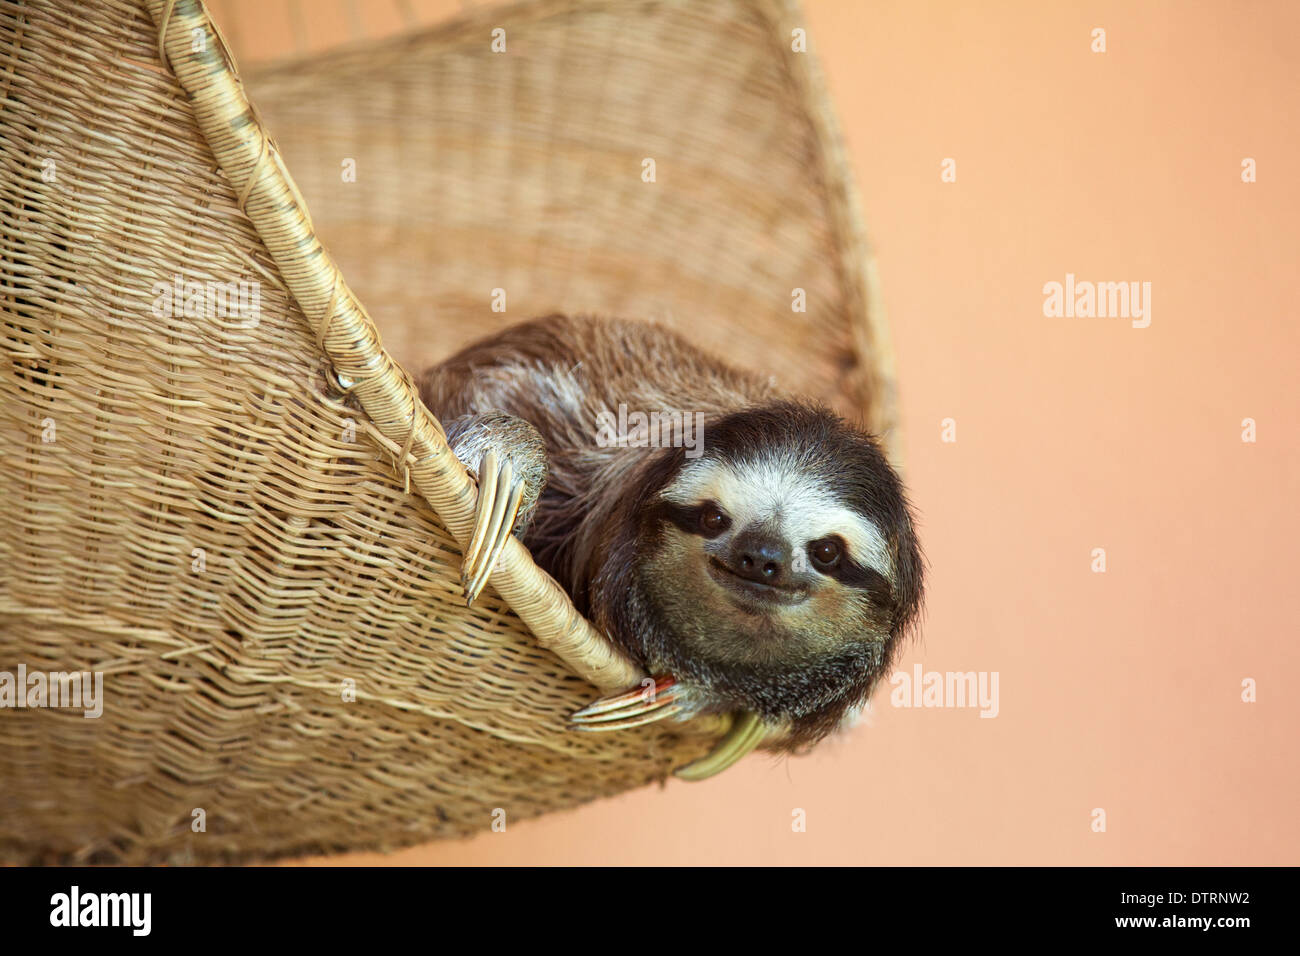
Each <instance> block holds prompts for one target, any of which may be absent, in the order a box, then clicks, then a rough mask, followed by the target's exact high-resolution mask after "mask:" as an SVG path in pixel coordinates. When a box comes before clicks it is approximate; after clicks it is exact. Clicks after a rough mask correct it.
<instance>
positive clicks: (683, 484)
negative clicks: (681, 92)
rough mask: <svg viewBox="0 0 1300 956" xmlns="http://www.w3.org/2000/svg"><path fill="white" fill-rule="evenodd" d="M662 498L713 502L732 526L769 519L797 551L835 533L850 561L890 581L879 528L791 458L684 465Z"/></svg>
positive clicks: (676, 501)
mask: <svg viewBox="0 0 1300 956" xmlns="http://www.w3.org/2000/svg"><path fill="white" fill-rule="evenodd" d="M662 497H663V498H665V499H666V500H668V501H671V502H673V503H674V504H679V505H688V506H689V505H695V504H698V503H699V502H702V501H713V502H716V503H717V504H718V505H720V506H721V507H722V509H723V510H724V511H726V512H727V514H728V515H730V516H731V520H732V527H733V528H738V529H739V528H744V527H747V526H748V525H749V524H750V523H751V522H754V521H773V522H775V524H776V527H777V528H779V529H780V533H781V534H782V535H783V536H784V537H785V539H786V540H787V541H788V542H789V543H790V544H791V546H793V547H794V548H796V549H798V548H801V547H803V546H804V545H806V544H807V543H808V542H810V541H816V540H817V539H819V538H825V537H828V536H830V535H839V536H840V537H841V538H843V539H844V542H845V544H847V546H848V552H849V557H850V558H851V559H852V560H853V561H855V562H856V563H858V564H860V565H863V566H865V567H868V568H872V569H873V570H875V571H878V572H879V573H880V574H882V575H884V576H885V577H886V578H888V579H890V580H892V579H893V575H892V573H891V572H892V566H891V562H890V557H889V546H888V544H887V543H886V541H885V538H884V536H883V535H882V534H881V533H880V529H879V528H877V527H876V525H875V524H874V523H872V522H871V521H870V520H868V519H867V518H865V517H863V516H862V515H860V514H858V513H857V512H855V511H853V510H851V509H849V508H846V507H845V506H844V505H843V504H842V503H841V502H840V501H838V500H837V499H836V498H835V497H834V496H833V495H832V494H830V492H829V491H827V489H826V487H825V486H824V484H823V483H822V482H820V481H819V480H818V478H817V477H816V476H815V475H813V474H810V472H809V470H808V468H807V467H803V466H801V464H800V462H799V461H798V460H797V459H794V458H792V457H791V456H789V455H778V454H772V455H769V456H765V457H759V458H758V459H756V460H755V461H752V462H746V463H744V464H741V465H735V464H732V463H729V462H721V461H717V460H714V459H708V458H706V459H703V460H701V461H699V462H694V463H691V464H689V465H687V466H686V468H685V469H684V470H683V471H682V473H681V474H680V475H679V476H678V478H677V480H676V481H675V482H673V483H672V484H671V485H670V486H669V487H668V488H666V489H665V490H664V492H663V494H662Z"/></svg>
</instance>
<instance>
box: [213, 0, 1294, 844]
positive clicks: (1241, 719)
mask: <svg viewBox="0 0 1300 956" xmlns="http://www.w3.org/2000/svg"><path fill="white" fill-rule="evenodd" d="M242 3H243V0H225V2H222V0H217V2H213V3H212V4H211V6H212V8H213V11H214V14H215V15H216V16H217V17H218V20H219V21H220V22H225V21H224V20H222V16H223V12H224V10H225V9H231V10H234V11H235V12H238V8H239V7H240V5H241V4H242ZM416 6H417V7H418V8H419V10H420V11H421V12H422V14H423V15H426V16H427V15H430V14H429V11H435V12H438V13H441V12H443V11H445V9H447V8H452V9H454V7H455V5H454V4H449V3H442V4H429V3H422V4H416ZM357 7H358V9H359V10H360V11H361V12H362V15H363V17H367V16H370V15H371V14H368V13H367V10H366V5H365V4H364V3H358V4H357ZM394 11H395V6H394V4H393V3H381V4H377V5H376V6H375V9H374V10H373V11H372V13H373V22H374V23H378V24H381V25H382V27H381V28H382V30H388V29H396V28H398V27H399V26H400V21H399V20H398V18H397V15H396V13H395V12H394ZM806 11H807V23H808V28H809V36H810V41H811V44H812V46H813V49H814V50H815V51H816V52H817V53H818V54H819V55H820V57H821V59H822V62H823V65H824V68H825V70H826V72H827V75H828V79H829V83H830V86H831V90H832V93H833V94H834V96H835V99H836V101H837V103H838V106H839V111H840V114H841V117H842V121H843V126H844V131H845V136H846V139H847V141H848V146H849V148H850V151H851V155H852V157H853V163H854V166H855V170H856V173H857V176H858V180H859V182H860V184H861V188H862V196H863V203H864V205H865V209H866V214H867V220H868V222H869V224H870V228H871V231H872V236H873V239H874V242H875V246H876V249H877V252H878V258H879V262H878V264H879V271H880V276H881V280H882V284H883V285H882V287H883V292H884V298H885V303H886V306H887V310H888V314H889V317H890V319H891V321H892V324H893V328H894V334H895V340H896V346H897V351H898V361H899V366H900V380H901V382H902V386H903V394H902V399H903V407H904V420H905V424H906V446H907V450H908V480H909V483H910V486H911V488H912V493H913V496H914V499H915V501H916V504H917V506H918V508H919V509H920V512H921V515H922V519H921V520H922V529H923V538H924V542H925V545H926V549H927V552H928V554H929V559H930V562H931V564H932V573H931V576H930V583H929V589H930V591H929V593H930V597H929V612H928V617H927V621H926V625H925V633H924V638H923V640H921V641H920V642H918V643H916V644H915V645H914V646H912V647H910V648H908V650H907V651H906V653H905V655H904V658H903V661H902V664H901V669H903V670H905V671H908V672H909V673H910V672H911V670H912V668H913V665H914V664H918V663H919V664H921V665H922V666H923V667H924V668H925V669H926V670H938V671H967V670H974V671H990V672H992V671H996V672H997V673H998V675H999V685H998V687H999V713H998V715H997V717H996V718H994V719H981V718H980V717H979V716H978V714H977V712H976V711H974V710H970V709H964V710H962V709H924V708H922V709H903V708H897V707H893V706H891V705H890V699H889V690H890V688H888V687H886V688H884V689H883V690H882V691H881V692H880V693H879V694H878V695H877V697H876V701H875V702H876V707H875V710H874V715H873V717H872V718H871V720H870V726H863V727H860V728H858V729H857V730H855V731H854V732H852V733H850V734H849V735H847V736H846V737H844V738H843V739H841V740H838V741H835V742H832V743H830V744H828V745H826V746H824V747H823V748H822V749H821V750H820V751H819V752H818V753H817V754H815V755H813V756H811V757H808V758H804V759H799V760H773V759H770V758H765V757H755V758H750V759H748V760H747V761H745V762H744V763H743V764H742V765H740V766H738V767H736V768H734V769H732V770H730V771H728V772H727V773H726V774H724V775H723V776H721V777H720V778H718V779H715V780H712V781H709V782H707V783H703V784H685V783H679V782H676V781H674V782H671V783H669V784H668V785H667V786H666V787H664V788H662V789H659V788H654V789H647V790H643V791H640V792H636V793H631V794H627V795H624V796H622V797H620V798H617V799H613V800H608V801H604V802H601V803H597V804H594V805H590V806H588V807H585V808H583V809H580V810H577V811H574V812H569V813H562V814H556V815H553V816H551V817H549V818H545V819H542V820H537V821H530V822H523V823H519V824H516V825H514V826H510V827H509V828H508V830H507V831H506V832H505V833H500V834H494V833H485V834H483V835H481V836H479V837H477V838H474V839H470V840H466V841H461V842H449V843H442V844H435V845H431V846H425V847H419V848H414V849H411V850H408V851H405V852H401V853H397V854H393V855H391V856H387V857H377V856H374V855H367V854H357V855H351V856H347V857H338V858H334V859H333V860H332V861H323V862H349V863H376V862H392V863H405V864H411V863H455V864H466V863H539V862H541V863H630V864H635V863H642V864H644V863H715V864H716V863H746V864H756V863H863V864H870V863H890V864H915V863H957V864H973V863H986V864H1010V863H1084V864H1092V863H1098V864H1100V863H1125V864H1227V863H1257V864H1263V863H1271V864H1283V863H1289V864H1296V863H1300V814H1297V812H1296V810H1297V796H1296V790H1297V784H1298V783H1300V779H1298V774H1297V758H1296V750H1297V748H1296V736H1297V730H1298V729H1300V695H1297V693H1296V686H1297V680H1298V679H1300V673H1297V671H1298V664H1300V654H1298V653H1297V649H1296V648H1297V643H1296V637H1297V620H1298V619H1300V613H1297V612H1298V611H1300V597H1298V595H1300V587H1297V585H1296V582H1295V576H1296V560H1295V559H1296V551H1297V548H1296V542H1297V541H1298V540H1300V520H1297V506H1296V496H1297V491H1298V490H1300V482H1298V481H1297V466H1298V465H1300V455H1298V454H1297V441H1296V437H1297V424H1296V423H1297V412H1300V400H1298V395H1300V389H1297V385H1296V373H1295V366H1296V363H1297V359H1298V358H1300V334H1298V333H1297V321H1298V319H1300V316H1298V315H1297V304H1298V303H1300V279H1298V278H1297V264H1298V262H1300V248H1298V246H1300V243H1298V242H1297V235H1296V233H1297V225H1296V222H1297V213H1298V212H1300V201H1298V200H1300V179H1298V176H1297V157H1298V156H1300V135H1298V133H1297V129H1298V122H1300V95H1298V93H1300V83H1297V75H1298V74H1300V5H1298V4H1295V3H1293V2H1290V0H1278V2H1263V0H1261V2H1256V3H1227V2H1150V0H1143V2H1114V3H1107V2H1088V3H1082V2H1079V3H1066V2H1061V3H1055V2H1054V3H1042V2H1039V0H1018V2H998V3H981V4H967V3H957V2H916V0H906V2H870V3H868V2H832V0H808V3H807V4H806ZM367 22H370V21H367ZM1094 27H1103V28H1104V29H1105V30H1106V42H1107V50H1106V52H1104V53H1093V52H1091V50H1090V44H1091V42H1092V40H1091V35H1090V34H1091V31H1092V29H1093V28H1094ZM276 29H279V30H281V33H282V34H283V31H284V30H286V29H288V28H287V27H284V26H283V25H282V26H281V27H277V28H276ZM229 32H231V33H232V43H234V44H235V46H236V49H237V50H240V51H241V53H242V52H243V51H244V50H245V49H246V48H247V47H246V46H245V44H247V45H256V44H260V46H259V47H257V48H256V51H255V52H257V53H258V55H262V56H264V55H268V51H272V52H273V50H274V43H275V39H274V38H275V31H274V30H269V31H268V30H266V29H263V30H261V31H258V32H254V31H252V30H247V29H246V30H243V31H242V36H243V37H244V40H243V41H242V43H241V39H240V36H241V31H237V30H232V31H229ZM309 42H310V43H312V44H319V43H321V42H322V41H321V39H320V38H319V37H315V36H314V35H313V36H312V37H310V38H309ZM946 157H950V158H952V159H954V160H955V161H956V173H957V180H956V182H953V183H944V182H941V179H940V172H941V168H940V163H941V161H942V160H943V159H944V158H946ZM1245 157H1253V158H1254V159H1255V160H1256V161H1257V169H1258V173H1257V175H1258V181H1257V182H1255V183H1251V184H1247V183H1243V182H1242V179H1241V172H1242V166H1241V163H1242V159H1243V158H1245ZM1066 273H1074V274H1075V275H1076V276H1077V277H1078V279H1079V280H1092V281H1125V280H1130V281H1133V280H1135V281H1138V282H1150V283H1151V303H1150V304H1151V322H1150V325H1149V327H1147V328H1141V329H1139V328H1133V327H1132V324H1131V322H1130V321H1128V320H1125V319H1114V318H1078V317H1076V318H1048V317H1045V316H1044V314H1043V300H1044V295H1043V291H1042V290H1043V285H1044V283H1047V282H1050V281H1058V282H1062V281H1064V279H1065V275H1066ZM946 418H951V419H953V420H954V421H955V423H956V436H957V440H956V441H955V442H951V443H945V442H943V441H942V440H941V424H940V423H941V421H942V420H944V419H946ZM1245 418H1253V419H1254V420H1255V421H1256V423H1257V441H1256V442H1254V443H1246V442H1243V441H1242V420H1243V419H1245ZM1094 548H1104V549H1105V553H1106V562H1107V567H1106V571H1105V573H1095V572H1094V571H1093V570H1092V564H1093V560H1094V559H1093V556H1092V552H1093V549H1094ZM1246 678H1253V679H1254V680H1255V681H1256V682H1257V694H1258V700H1257V702H1255V703H1246V702H1243V700H1242V681H1243V680H1244V679H1246ZM795 808H801V809H803V810H804V811H806V814H807V832H804V833H796V832H792V828H791V819H792V811H793V810H794V809H795ZM1094 808H1104V810H1105V811H1106V814H1107V820H1106V823H1107V829H1106V832H1104V833H1097V832H1093V830H1092V827H1091V821H1092V818H1091V816H1090V814H1091V812H1092V810H1093V809H1094Z"/></svg>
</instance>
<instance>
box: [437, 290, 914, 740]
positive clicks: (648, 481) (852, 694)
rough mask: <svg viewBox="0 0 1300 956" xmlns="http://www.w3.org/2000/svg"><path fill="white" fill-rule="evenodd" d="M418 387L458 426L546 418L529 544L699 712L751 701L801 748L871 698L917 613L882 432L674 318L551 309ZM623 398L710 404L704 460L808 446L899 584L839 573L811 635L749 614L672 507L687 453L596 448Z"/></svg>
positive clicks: (588, 610) (823, 477)
mask: <svg viewBox="0 0 1300 956" xmlns="http://www.w3.org/2000/svg"><path fill="white" fill-rule="evenodd" d="M420 388H421V394H422V397H423V399H424V401H425V403H426V405H428V406H429V408H430V409H431V410H432V411H433V412H434V413H435V414H437V415H438V416H439V417H440V418H441V419H442V420H443V421H444V422H447V421H451V420H453V419H457V418H461V417H463V416H468V415H475V416H481V415H485V414H487V413H492V412H505V413H507V414H508V415H511V416H516V417H517V418H520V419H523V420H524V421H526V422H529V423H531V424H532V425H534V426H535V427H536V428H537V430H538V431H539V432H540V434H541V437H542V441H543V443H544V445H545V451H546V459H547V464H548V465H549V477H548V479H547V483H546V487H545V490H544V491H543V492H542V494H541V498H540V501H539V502H538V504H537V508H536V515H535V518H534V519H533V522H532V525H531V527H529V528H528V529H527V531H526V532H525V535H524V543H525V544H526V545H527V546H528V547H529V548H530V550H531V551H532V553H533V556H534V558H535V559H536V560H537V562H538V564H539V565H540V566H541V567H543V568H544V569H545V570H546V571H548V572H549V573H550V574H551V575H553V576H554V577H555V578H556V579H557V580H558V581H559V582H560V583H561V584H562V585H563V586H564V587H565V588H566V589H567V590H568V592H569V594H570V595H571V596H572V598H573V600H574V602H575V604H576V605H577V607H578V608H579V610H581V611H582V612H583V613H584V614H586V615H587V616H588V617H589V618H590V619H591V620H592V621H593V623H595V624H596V625H597V626H598V627H599V628H601V629H603V630H604V631H605V632H606V633H608V634H609V635H610V636H611V637H612V638H613V639H614V640H615V641H617V642H618V643H619V644H621V645H622V646H623V647H625V648H626V649H627V650H628V651H629V652H630V653H632V654H633V655H634V656H635V657H637V658H638V659H639V660H640V661H641V662H642V663H643V664H645V665H646V666H647V667H648V668H650V669H651V670H652V671H654V672H656V673H663V672H664V671H667V672H670V673H672V674H674V676H676V677H677V678H678V679H679V682H682V683H684V684H686V685H689V686H690V687H692V688H694V689H695V691H696V693H697V703H698V704H699V705H700V707H701V709H704V710H724V709H749V710H753V711H756V712H758V713H759V714H760V715H761V716H763V717H764V719H765V720H767V721H769V722H770V723H773V724H782V725H784V726H786V727H787V728H788V730H789V731H790V735H789V738H788V743H789V745H790V746H794V745H798V744H806V743H811V742H813V741H815V740H817V739H819V738H820V737H822V736H824V735H825V734H826V733H828V732H830V731H831V730H833V729H834V728H835V726H836V725H837V724H838V723H839V721H840V718H841V717H842V716H843V715H844V714H845V712H846V711H847V710H848V709H849V708H850V707H851V706H853V705H855V704H858V703H861V702H862V701H863V700H864V699H865V697H866V696H867V695H868V694H869V693H870V690H871V688H872V686H873V685H874V683H875V681H876V679H877V678H878V677H879V676H880V675H881V673H882V672H883V671H884V670H885V669H886V668H887V667H888V665H889V663H890V662H891V660H892V656H893V653H894V650H895V648H896V646H897V642H898V639H899V637H900V636H901V634H902V633H903V631H904V630H905V629H906V627H907V626H908V625H909V623H910V622H911V621H912V620H913V619H914V617H915V615H916V613H917V611H918V608H919V605H920V600H921V559H920V552H919V549H918V548H917V545H916V540H915V536H914V533H913V530H912V522H911V517H910V512H909V510H908V507H907V504H906V501H905V499H904V497H903V493H902V489H901V486H899V484H898V481H897V478H896V476H895V475H894V473H893V471H892V470H891V469H890V468H889V467H888V465H887V464H886V463H885V460H884V458H883V456H882V455H881V454H880V452H879V450H878V448H877V447H876V445H875V443H874V442H873V441H872V440H871V439H870V438H869V437H868V436H866V435H865V434H863V433H861V432H858V431H856V430H855V429H852V428H850V427H849V426H847V425H845V424H844V423H843V422H841V421H839V419H837V418H836V417H835V416H833V415H831V414H830V413H829V412H827V411H825V410H824V409H821V408H818V407H815V406H810V405H806V404H798V403H790V402H786V401H784V400H783V399H782V398H781V396H780V395H779V394H778V393H777V392H776V391H775V390H774V389H773V387H772V386H771V385H770V384H769V383H768V382H767V381H766V380H765V379H763V378H761V377H759V376H757V375H754V374H751V373H747V372H743V371H740V370H737V369H733V368H730V367H728V366H727V365H725V364H723V363H721V362H719V361H718V360H716V359H714V358H712V357H711V356H708V355H706V354H705V353H703V352H701V351H699V350H698V349H696V348H695V347H694V346H692V345H690V344H689V343H688V342H687V341H686V340H685V339H683V338H681V337H680V336H678V335H677V334H675V333H673V332H671V331H670V330H667V329H664V328H662V327H659V326H656V325H652V324H648V323H639V322H627V321H618V320H607V319H586V318H575V317H568V316H561V315H553V316H548V317H546V318H543V319H538V320H534V321H532V322H527V323H523V324H521V325H517V326H513V327H511V328H509V329H507V330H505V331H504V332H503V333H501V334H500V335H499V336H497V337H496V338H494V339H491V340H485V341H483V342H480V343H478V344H476V345H473V346H470V347H469V348H467V349H465V350H464V351H462V352H460V353H459V354H457V355H455V356H453V357H452V358H450V359H448V360H447V361H446V362H444V363H442V364H441V365H439V366H437V367H436V368H433V369H430V370H428V371H427V372H425V373H424V375H422V376H421V378H420ZM620 403H624V404H626V406H627V407H628V408H629V409H633V410H643V411H647V412H648V411H651V410H654V411H658V410H678V411H684V412H689V413H695V412H702V413H703V414H704V420H705V429H706V430H705V433H704V435H705V443H704V447H705V454H706V455H710V454H717V455H721V456H724V457H727V458H728V459H729V460H736V459H743V458H744V457H745V456H746V455H748V454H750V453H751V452H752V451H753V450H754V448H755V447H757V446H763V445H779V446H781V447H783V448H792V449H795V450H796V451H797V452H798V453H799V454H800V456H801V459H800V460H803V459H805V458H806V459H807V460H808V461H809V462H811V463H813V464H811V465H810V468H811V469H812V470H813V471H815V472H816V473H817V475H818V478H819V480H820V481H822V482H823V484H824V485H825V486H826V487H827V488H829V489H831V490H832V491H833V492H834V494H835V495H836V496H837V499H838V500H842V501H844V502H845V503H846V504H848V505H851V506H852V507H853V508H854V509H856V513H859V514H864V515H868V516H869V517H870V518H871V520H872V521H873V522H874V523H875V525H876V526H877V527H879V528H880V529H882V531H883V532H884V533H885V534H886V536H887V539H888V541H889V547H890V550H891V552H892V556H893V566H894V568H895V571H894V573H893V579H892V580H890V581H888V582H877V583H875V584H873V585H872V587H873V588H874V590H868V589H867V588H866V585H862V586H854V587H848V586H840V585H837V584H833V583H832V584H830V585H828V586H827V587H826V588H825V589H824V590H822V591H819V592H818V593H817V594H816V595H815V600H814V601H811V602H809V608H808V609H807V610H806V611H805V612H804V613H803V617H801V618H798V620H799V621H800V622H801V623H800V624H799V626H798V629H797V630H793V629H791V628H790V627H789V625H788V624H787V623H780V622H778V623H774V624H771V626H768V623H767V622H765V621H763V620H757V619H755V618H752V617H747V618H745V619H744V620H741V618H742V617H744V615H741V614H740V613H739V612H737V611H736V610H735V609H734V608H732V607H731V606H730V605H727V604H726V603H725V602H722V601H719V600H718V598H717V596H716V586H713V587H714V592H715V593H711V592H710V588H709V586H708V585H707V584H706V582H705V579H704V578H703V576H702V575H701V572H700V568H701V567H703V564H702V561H703V558H701V557H700V556H699V554H698V553H697V552H691V551H690V549H691V548H692V547H693V545H692V540H693V539H690V538H689V536H687V538H686V539H685V540H683V533H682V532H681V531H679V530H678V529H676V528H675V527H673V526H672V525H671V524H670V523H668V522H665V521H664V520H663V518H662V515H661V513H660V510H659V507H658V499H657V495H658V493H659V492H660V491H662V490H663V489H664V488H666V487H667V486H668V485H669V484H670V483H671V482H672V481H673V479H674V478H675V477H676V476H677V474H678V473H679V472H680V471H681V470H682V468H683V467H684V466H685V465H686V464H687V460H686V456H685V451H684V450H683V449H682V448H637V447H620V446H611V447H600V446H599V445H598V443H597V441H596V431H597V426H596V422H597V416H598V415H599V414H600V413H602V412H616V410H617V408H618V406H619V404H620ZM506 450H507V451H508V449H506ZM525 464H526V463H525ZM782 628H784V630H783V629H782ZM747 642H748V643H749V644H750V645H752V646H751V647H746V646H745V645H746V643H747ZM760 645H761V646H760Z"/></svg>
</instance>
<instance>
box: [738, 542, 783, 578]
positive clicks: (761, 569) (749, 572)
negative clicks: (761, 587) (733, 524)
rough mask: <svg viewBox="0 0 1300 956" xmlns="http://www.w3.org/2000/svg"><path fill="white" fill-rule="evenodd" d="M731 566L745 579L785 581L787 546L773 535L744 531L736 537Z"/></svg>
mask: <svg viewBox="0 0 1300 956" xmlns="http://www.w3.org/2000/svg"><path fill="white" fill-rule="evenodd" d="M731 569H732V570H733V571H735V572H736V574H738V575H740V576H741V577H742V578H744V579H745V580H747V581H757V582H758V583H760V584H772V585H781V584H784V583H785V580H786V577H787V576H788V573H789V569H790V546H789V545H788V544H786V543H785V542H784V541H782V540H781V539H780V538H778V537H776V536H774V535H771V534H764V533H762V532H755V531H747V532H745V533H743V534H741V535H740V536H738V537H737V538H736V542H735V545H734V546H733V548H732V552H731Z"/></svg>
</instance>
